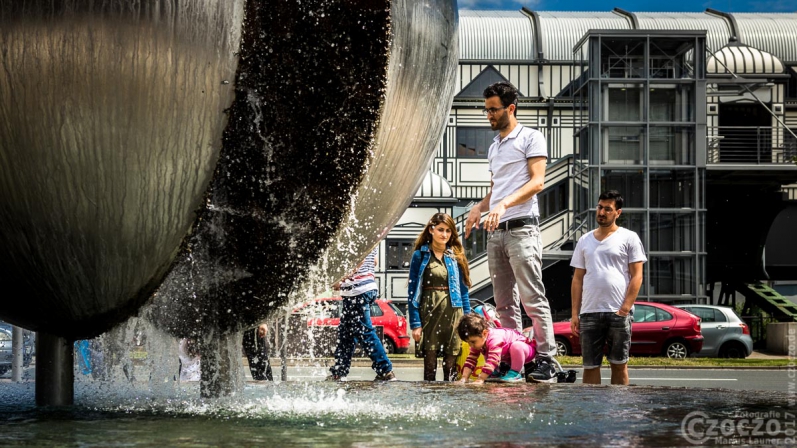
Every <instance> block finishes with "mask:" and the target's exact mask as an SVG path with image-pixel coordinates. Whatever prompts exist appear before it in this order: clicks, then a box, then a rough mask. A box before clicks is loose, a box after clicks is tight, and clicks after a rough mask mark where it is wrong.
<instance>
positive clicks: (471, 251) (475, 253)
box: [462, 225, 487, 261]
mask: <svg viewBox="0 0 797 448" xmlns="http://www.w3.org/2000/svg"><path fill="white" fill-rule="evenodd" d="M462 246H463V247H464V248H465V258H466V259H468V261H471V260H473V259H475V258H478V257H480V256H482V255H484V254H486V253H487V231H486V230H484V225H482V226H479V228H478V229H473V230H471V232H470V236H469V237H468V238H465V235H462Z"/></svg>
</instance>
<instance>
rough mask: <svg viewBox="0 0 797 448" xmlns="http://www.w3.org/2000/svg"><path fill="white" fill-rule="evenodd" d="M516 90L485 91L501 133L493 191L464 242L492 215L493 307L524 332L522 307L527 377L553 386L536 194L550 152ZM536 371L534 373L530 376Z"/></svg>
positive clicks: (501, 85) (502, 86) (496, 87)
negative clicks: (528, 347) (527, 329)
mask: <svg viewBox="0 0 797 448" xmlns="http://www.w3.org/2000/svg"><path fill="white" fill-rule="evenodd" d="M517 100H518V91H517V89H516V88H515V86H513V85H512V84H510V83H508V82H497V83H495V84H493V85H491V86H489V87H487V89H485V90H484V111H483V112H484V114H485V115H486V116H487V119H488V120H489V121H490V126H491V127H492V129H493V130H494V131H498V135H496V136H495V139H494V140H493V144H492V145H491V146H490V150H489V152H488V155H487V158H488V161H489V169H490V174H491V180H490V192H489V193H488V194H487V196H486V197H485V198H484V199H482V201H481V202H479V203H478V204H476V205H475V206H474V207H473V208H472V209H471V211H470V213H469V214H468V219H467V221H466V222H465V238H467V237H468V236H469V235H470V232H471V230H472V229H473V228H474V227H475V228H477V229H478V228H479V224H480V222H481V215H482V213H484V212H487V211H489V213H488V215H487V217H486V218H485V221H484V228H485V230H487V231H488V232H492V233H491V235H490V237H489V240H488V241H487V264H488V266H489V269H490V278H491V279H492V282H493V294H494V296H495V307H496V310H497V312H498V316H499V320H500V321H501V326H502V327H504V328H514V329H516V330H519V331H520V330H522V328H521V325H522V324H521V314H520V305H521V304H522V305H523V308H524V309H525V310H526V314H528V316H529V317H530V318H531V319H532V324H533V330H534V332H533V336H534V340H535V341H536V342H537V357H536V359H535V363H534V367H533V369H527V371H526V375H527V376H528V378H529V379H531V380H532V381H536V382H555V381H556V376H555V373H556V370H555V367H554V363H553V355H555V354H556V343H555V342H554V336H553V323H552V321H551V306H550V304H549V303H548V299H547V298H546V297H545V287H544V286H543V283H542V238H541V236H540V227H539V220H540V218H539V216H540V213H539V207H538V206H537V193H539V192H541V191H542V189H543V187H544V181H545V165H546V162H547V159H548V149H547V145H546V143H545V137H544V136H543V135H542V133H540V132H539V131H537V130H535V129H531V128H529V127H526V126H523V125H521V124H520V123H518V121H517V102H518V101H517ZM528 370H532V372H530V373H529V372H528Z"/></svg>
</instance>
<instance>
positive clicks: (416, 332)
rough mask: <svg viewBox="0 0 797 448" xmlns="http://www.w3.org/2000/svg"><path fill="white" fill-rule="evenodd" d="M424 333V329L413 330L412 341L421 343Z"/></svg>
mask: <svg viewBox="0 0 797 448" xmlns="http://www.w3.org/2000/svg"><path fill="white" fill-rule="evenodd" d="M422 331H423V328H422V327H418V328H416V329H414V330H412V339H413V340H415V342H421V332H422Z"/></svg>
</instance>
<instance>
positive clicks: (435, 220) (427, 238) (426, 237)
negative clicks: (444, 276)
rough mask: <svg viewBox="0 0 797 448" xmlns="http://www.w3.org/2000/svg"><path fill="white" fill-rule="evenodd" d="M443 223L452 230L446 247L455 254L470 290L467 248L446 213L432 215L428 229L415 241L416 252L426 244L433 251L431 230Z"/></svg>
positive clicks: (427, 225) (425, 228)
mask: <svg viewBox="0 0 797 448" xmlns="http://www.w3.org/2000/svg"><path fill="white" fill-rule="evenodd" d="M441 223H443V224H445V225H446V226H448V228H449V230H451V238H449V239H448V243H446V246H448V247H449V248H451V250H452V251H453V252H454V258H456V260H457V264H459V269H460V270H461V271H462V278H463V280H464V281H465V284H466V285H468V288H470V286H471V283H470V269H468V259H467V258H465V248H464V247H462V242H461V241H460V240H459V233H457V226H456V225H455V224H454V220H453V219H452V218H451V217H450V216H448V215H447V214H445V213H435V214H434V215H432V218H431V219H430V220H429V222H428V223H427V224H426V227H424V228H423V231H422V232H421V234H420V235H418V238H416V239H415V249H414V250H418V249H420V248H421V246H423V245H424V244H428V245H429V247H430V249H431V246H432V233H431V229H432V227H435V226H437V225H438V224H441Z"/></svg>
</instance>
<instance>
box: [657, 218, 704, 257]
mask: <svg viewBox="0 0 797 448" xmlns="http://www.w3.org/2000/svg"><path fill="white" fill-rule="evenodd" d="M650 228H651V229H656V231H655V232H651V233H650V250H651V251H654V252H684V251H696V250H697V244H696V242H695V239H696V238H695V236H696V235H695V215H694V213H651V214H650Z"/></svg>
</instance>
